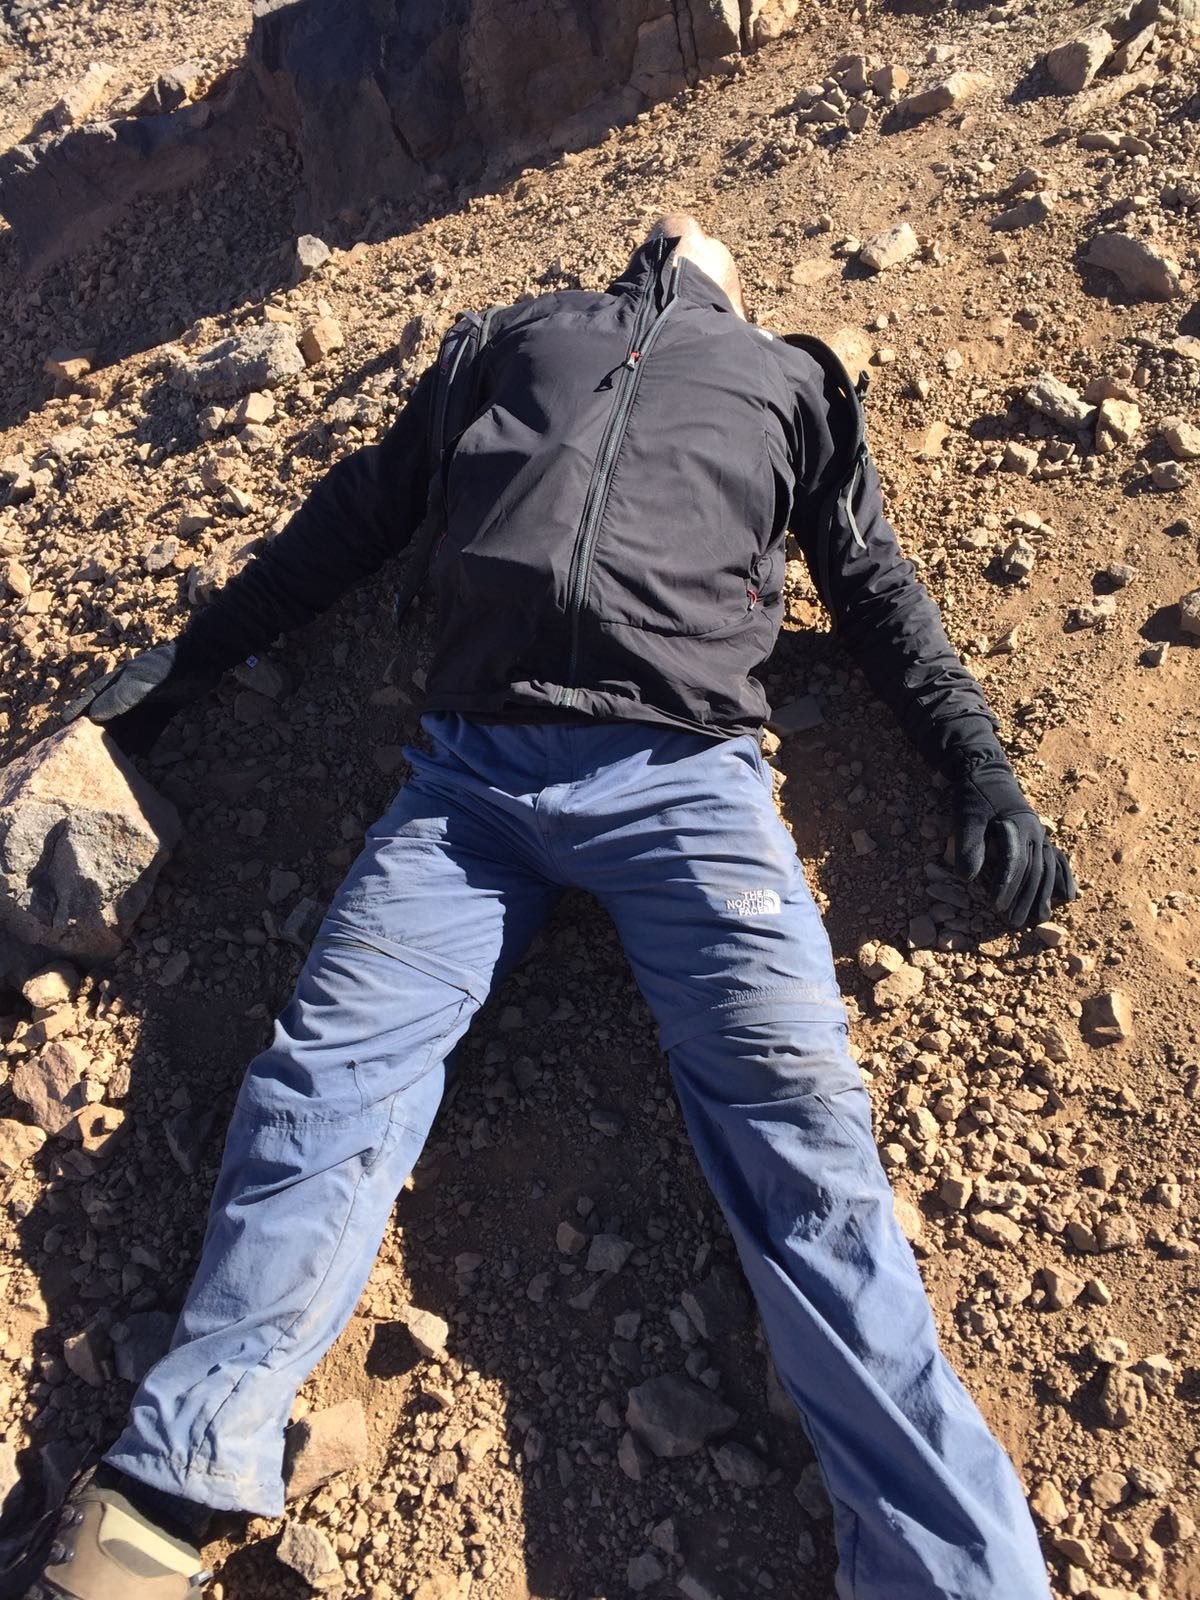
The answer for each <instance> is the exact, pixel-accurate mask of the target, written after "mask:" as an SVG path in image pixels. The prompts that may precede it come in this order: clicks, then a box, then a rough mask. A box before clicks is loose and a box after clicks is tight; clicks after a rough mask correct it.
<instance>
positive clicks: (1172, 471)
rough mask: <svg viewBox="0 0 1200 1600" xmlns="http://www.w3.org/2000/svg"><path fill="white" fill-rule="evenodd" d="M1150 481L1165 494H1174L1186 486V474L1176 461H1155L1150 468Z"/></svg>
mask: <svg viewBox="0 0 1200 1600" xmlns="http://www.w3.org/2000/svg"><path fill="white" fill-rule="evenodd" d="M1150 482H1151V483H1152V484H1153V485H1154V487H1155V488H1156V489H1161V490H1162V491H1163V492H1164V493H1166V494H1176V493H1178V491H1179V490H1180V489H1186V488H1187V486H1188V475H1187V473H1186V472H1185V471H1184V470H1183V467H1182V466H1181V465H1180V463H1179V462H1178V461H1156V462H1155V463H1154V465H1153V466H1152V467H1151V468H1150Z"/></svg>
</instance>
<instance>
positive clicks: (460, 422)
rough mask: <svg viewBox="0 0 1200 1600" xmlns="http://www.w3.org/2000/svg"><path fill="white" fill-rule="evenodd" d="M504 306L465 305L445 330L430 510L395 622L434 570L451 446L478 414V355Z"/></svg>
mask: <svg viewBox="0 0 1200 1600" xmlns="http://www.w3.org/2000/svg"><path fill="white" fill-rule="evenodd" d="M500 309H501V308H500V307H499V306H489V307H488V308H487V310H486V311H484V312H482V313H479V312H475V311H464V312H463V313H462V314H461V315H460V316H459V318H458V320H457V321H456V322H455V323H454V326H453V327H452V328H450V329H449V330H448V331H447V332H446V333H445V334H443V336H442V343H441V347H440V348H439V350H438V358H437V365H436V368H435V371H434V379H433V383H434V389H433V405H432V410H431V414H430V421H429V435H428V439H427V441H426V450H427V462H428V469H429V497H428V499H427V500H426V502H425V515H424V517H423V518H422V519H421V524H420V526H419V527H418V529H417V531H416V533H414V534H413V537H412V540H411V542H410V544H409V547H408V554H407V557H406V559H405V572H404V581H403V583H402V585H401V587H400V589H399V591H398V592H397V594H396V603H395V616H396V624H397V626H399V625H400V623H401V622H403V620H404V616H405V613H406V612H407V611H408V609H409V607H410V606H411V605H412V603H413V601H414V600H415V599H416V597H417V595H418V594H419V593H420V592H421V589H422V587H423V585H424V583H425V580H426V578H427V577H428V576H429V567H430V563H431V561H432V560H433V552H434V550H435V549H436V548H437V545H438V542H439V540H440V539H441V536H442V534H443V533H444V532H445V531H446V473H445V467H446V452H447V449H448V448H450V449H453V446H454V444H455V443H456V442H457V440H458V437H459V435H460V434H461V433H463V432H464V430H465V429H466V428H467V427H469V425H470V424H471V422H472V421H473V420H474V417H475V410H476V407H477V405H478V401H479V369H478V361H479V357H480V355H481V354H482V352H483V348H484V346H485V345H486V344H487V342H488V339H489V338H490V336H491V330H492V318H493V317H494V316H495V314H496V312H497V311H499V310H500Z"/></svg>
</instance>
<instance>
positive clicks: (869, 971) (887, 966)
mask: <svg viewBox="0 0 1200 1600" xmlns="http://www.w3.org/2000/svg"><path fill="white" fill-rule="evenodd" d="M905 964H906V963H905V960H904V957H903V956H902V955H901V954H900V952H899V950H897V949H896V948H895V946H894V945H890V944H880V943H878V942H877V941H876V940H874V939H868V940H867V941H866V943H865V944H861V945H859V947H858V965H859V967H860V968H861V970H862V971H863V972H864V973H865V974H866V976H867V977H868V978H870V979H871V981H872V982H873V983H875V982H877V981H878V980H879V979H880V978H886V977H887V975H888V974H889V973H890V972H899V970H900V968H901V967H903V966H904V965H905Z"/></svg>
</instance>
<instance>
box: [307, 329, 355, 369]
mask: <svg viewBox="0 0 1200 1600" xmlns="http://www.w3.org/2000/svg"><path fill="white" fill-rule="evenodd" d="M345 342H346V340H345V337H344V336H343V334H342V325H341V323H340V322H338V320H337V318H336V317H321V318H320V319H319V320H318V321H317V322H314V323H313V324H312V326H311V327H308V328H305V330H304V332H303V333H302V334H301V335H300V349H301V351H302V352H303V355H304V360H305V361H306V362H307V363H308V365H309V366H310V367H315V366H316V365H317V364H318V363H319V362H321V361H324V359H325V357H326V356H329V355H332V354H333V352H334V351H335V350H340V349H341V348H342V346H343V345H344V344H345Z"/></svg>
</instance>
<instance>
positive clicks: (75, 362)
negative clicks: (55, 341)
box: [43, 350, 96, 390]
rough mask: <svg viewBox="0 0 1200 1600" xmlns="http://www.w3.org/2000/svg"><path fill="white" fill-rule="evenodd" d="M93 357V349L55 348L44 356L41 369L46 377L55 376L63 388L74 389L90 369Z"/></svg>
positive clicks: (94, 356)
mask: <svg viewBox="0 0 1200 1600" xmlns="http://www.w3.org/2000/svg"><path fill="white" fill-rule="evenodd" d="M95 358H96V352H95V351H94V350H56V351H55V353H54V354H53V355H51V356H47V357H46V361H45V365H44V369H43V370H44V371H45V372H46V375H47V376H48V377H51V378H57V379H58V382H59V384H60V385H61V387H62V389H63V390H70V389H75V388H78V386H79V384H80V383H81V382H82V381H83V379H84V378H86V377H87V375H88V373H89V372H90V371H91V370H92V362H93V361H94V360H95Z"/></svg>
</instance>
